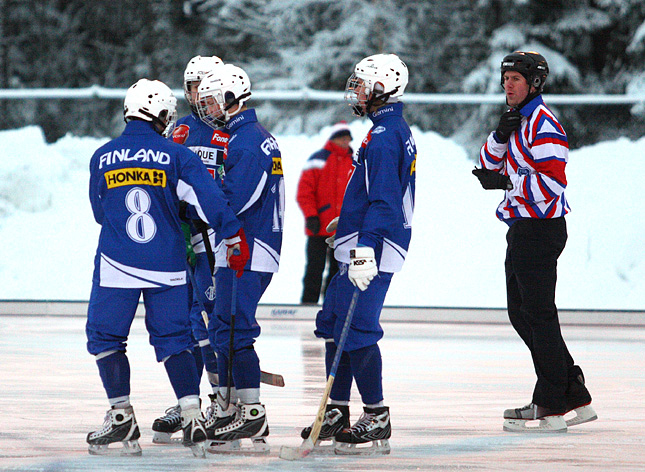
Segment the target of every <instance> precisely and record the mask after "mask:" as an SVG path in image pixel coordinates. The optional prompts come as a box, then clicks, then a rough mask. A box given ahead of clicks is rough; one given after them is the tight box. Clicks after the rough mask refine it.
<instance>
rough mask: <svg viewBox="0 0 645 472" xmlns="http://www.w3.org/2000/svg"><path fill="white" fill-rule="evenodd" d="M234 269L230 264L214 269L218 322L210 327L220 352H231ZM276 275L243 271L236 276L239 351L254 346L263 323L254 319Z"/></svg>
mask: <svg viewBox="0 0 645 472" xmlns="http://www.w3.org/2000/svg"><path fill="white" fill-rule="evenodd" d="M234 277H236V275H235V271H233V270H232V269H229V268H228V267H219V268H218V269H217V272H216V273H215V286H216V296H215V311H214V313H213V318H217V322H216V323H211V325H212V326H209V327H208V334H209V338H210V341H211V345H212V346H216V348H217V351H218V352H228V344H229V338H230V323H231V295H232V288H233V278H234ZM272 278H273V273H271V272H251V271H248V270H245V271H244V274H243V275H242V277H241V278H239V279H236V280H237V297H236V298H237V300H236V304H235V307H236V313H235V340H234V343H233V349H235V350H236V351H238V350H240V349H242V348H244V347H248V346H252V345H253V343H254V342H255V339H256V338H257V337H258V336H259V335H260V325H259V324H258V323H257V321H256V320H255V312H256V310H257V308H258V303H259V302H260V298H261V297H262V294H263V293H264V291H265V290H266V289H267V287H268V286H269V282H271V279H272Z"/></svg>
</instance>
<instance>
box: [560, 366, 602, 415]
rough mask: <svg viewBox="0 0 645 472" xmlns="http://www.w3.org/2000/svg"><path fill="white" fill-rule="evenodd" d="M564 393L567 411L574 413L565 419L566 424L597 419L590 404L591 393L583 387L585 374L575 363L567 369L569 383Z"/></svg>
mask: <svg viewBox="0 0 645 472" xmlns="http://www.w3.org/2000/svg"><path fill="white" fill-rule="evenodd" d="M565 395H566V401H567V413H570V412H573V413H574V414H575V415H574V416H573V417H571V418H570V419H568V420H566V422H567V426H575V425H578V424H582V423H588V422H589V421H593V420H597V419H598V415H597V414H596V412H595V411H594V409H593V407H592V406H591V394H590V393H589V390H587V387H585V376H584V374H583V373H582V369H581V368H580V367H578V366H577V365H574V366H573V367H572V368H571V369H569V385H568V386H567V391H566V393H565Z"/></svg>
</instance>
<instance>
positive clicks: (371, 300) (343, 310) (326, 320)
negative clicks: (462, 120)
mask: <svg viewBox="0 0 645 472" xmlns="http://www.w3.org/2000/svg"><path fill="white" fill-rule="evenodd" d="M339 265H340V270H339V271H338V273H337V274H336V275H335V276H334V278H333V279H332V280H331V282H330V284H329V287H327V293H326V294H325V301H324V303H323V306H322V310H320V311H319V312H318V315H317V316H316V331H314V334H315V335H316V336H317V337H319V338H323V339H331V338H333V339H334V342H336V344H338V341H339V339H340V333H341V331H342V330H343V324H344V323H345V318H346V317H347V310H348V309H349V305H350V303H351V301H352V296H353V295H354V290H355V287H354V286H353V285H352V283H351V282H350V281H349V278H348V277H347V264H339ZM391 281H392V274H391V273H389V272H379V273H378V275H377V276H376V277H374V279H372V282H370V284H369V286H368V287H367V290H365V291H364V292H360V294H359V296H358V301H357V302H356V308H355V309H354V316H353V318H352V323H351V325H350V328H349V333H348V335H347V340H346V341H345V346H344V348H343V351H354V350H356V349H360V348H363V347H367V346H372V345H373V344H376V343H377V342H378V341H379V340H380V339H381V338H382V337H383V329H382V328H381V324H380V323H379V318H380V317H381V310H382V309H383V302H384V301H385V295H386V294H387V290H388V288H389V287H390V282H391Z"/></svg>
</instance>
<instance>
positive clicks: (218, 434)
mask: <svg viewBox="0 0 645 472" xmlns="http://www.w3.org/2000/svg"><path fill="white" fill-rule="evenodd" d="M229 408H230V406H229ZM236 409H237V411H236V413H235V415H234V417H233V420H232V421H229V418H228V417H227V419H226V421H227V422H228V423H227V424H225V425H223V426H220V427H218V428H217V429H215V430H214V431H213V432H212V436H210V435H209V439H211V441H210V445H209V446H208V449H207V451H208V452H210V453H213V454H217V453H222V452H224V453H226V452H231V453H238V454H247V453H251V454H268V453H269V445H268V443H267V441H266V437H267V436H268V435H269V425H268V423H267V419H266V410H265V409H264V405H261V404H259V403H254V404H244V403H243V404H241V405H239V406H238V407H236ZM243 439H250V440H251V446H250V447H244V446H243V444H242V442H241V440H243Z"/></svg>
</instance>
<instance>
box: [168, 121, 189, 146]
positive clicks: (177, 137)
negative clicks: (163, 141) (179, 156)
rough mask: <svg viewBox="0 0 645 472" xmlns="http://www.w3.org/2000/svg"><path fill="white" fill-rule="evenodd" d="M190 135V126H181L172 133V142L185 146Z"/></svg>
mask: <svg viewBox="0 0 645 472" xmlns="http://www.w3.org/2000/svg"><path fill="white" fill-rule="evenodd" d="M189 134H190V128H189V127H188V125H179V126H177V127H176V128H175V129H174V131H173V132H172V140H173V141H174V142H176V143H179V144H184V143H185V142H186V140H187V139H188V135H189Z"/></svg>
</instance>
